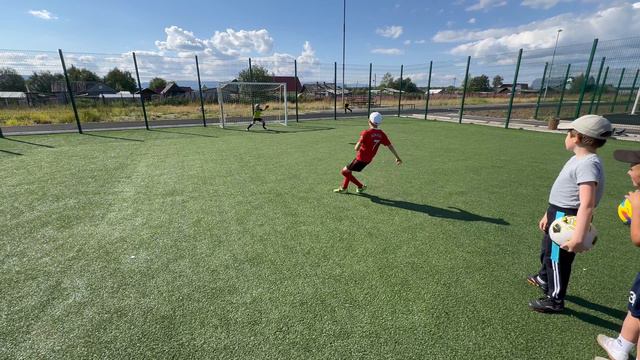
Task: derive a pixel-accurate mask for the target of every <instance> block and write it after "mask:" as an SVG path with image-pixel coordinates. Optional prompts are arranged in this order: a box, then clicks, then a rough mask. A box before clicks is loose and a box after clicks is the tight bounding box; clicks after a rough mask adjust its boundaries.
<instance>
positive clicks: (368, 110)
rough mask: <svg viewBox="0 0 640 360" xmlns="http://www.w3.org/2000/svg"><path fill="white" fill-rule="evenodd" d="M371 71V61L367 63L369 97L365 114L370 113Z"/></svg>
mask: <svg viewBox="0 0 640 360" xmlns="http://www.w3.org/2000/svg"><path fill="white" fill-rule="evenodd" d="M372 72H373V63H369V94H368V97H369V99H368V100H367V116H369V114H371V73H372Z"/></svg>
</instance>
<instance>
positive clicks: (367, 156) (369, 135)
mask: <svg viewBox="0 0 640 360" xmlns="http://www.w3.org/2000/svg"><path fill="white" fill-rule="evenodd" d="M381 123H382V114H380V113H379V112H372V113H371V115H369V129H367V130H363V131H362V132H361V133H360V139H358V142H357V143H356V147H355V150H356V151H357V154H356V158H355V159H353V161H352V162H351V163H350V164H349V165H347V166H345V167H344V168H342V171H341V173H342V176H344V180H343V182H342V186H341V187H339V188H337V189H335V190H333V191H334V192H336V193H346V192H347V187H348V186H349V182H352V183H353V184H354V185H356V186H357V189H356V192H357V193H362V192H364V191H365V190H366V188H367V187H366V186H365V185H364V184H362V183H361V182H360V181H358V179H356V178H355V176H353V173H352V172H353V171H357V172H360V171H362V169H364V168H365V167H366V166H367V165H369V163H371V161H373V158H374V157H375V156H376V153H377V152H378V147H380V144H382V145H384V146H386V147H388V148H389V150H391V152H392V153H393V155H394V156H395V157H396V164H398V165H400V164H402V160H400V156H398V153H397V152H396V149H395V148H394V147H393V145H391V141H389V138H388V137H387V134H385V133H384V131H382V130H380V129H378V126H380V124H381Z"/></svg>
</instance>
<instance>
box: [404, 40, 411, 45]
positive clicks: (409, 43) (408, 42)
mask: <svg viewBox="0 0 640 360" xmlns="http://www.w3.org/2000/svg"><path fill="white" fill-rule="evenodd" d="M403 44H405V45H411V40H405V41H404V42H403Z"/></svg>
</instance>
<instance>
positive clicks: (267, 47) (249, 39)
mask: <svg viewBox="0 0 640 360" xmlns="http://www.w3.org/2000/svg"><path fill="white" fill-rule="evenodd" d="M210 43H211V45H212V46H213V47H214V48H216V49H218V50H220V51H221V52H222V53H223V54H225V55H230V56H237V55H240V54H245V53H250V52H251V51H257V52H258V53H260V54H266V53H267V52H269V51H271V48H272V46H273V38H272V37H271V36H269V32H268V31H267V30H265V29H261V30H257V31H256V30H250V31H247V30H240V31H235V30H233V29H227V30H226V31H224V32H219V31H216V33H215V34H214V35H213V38H211V42H210Z"/></svg>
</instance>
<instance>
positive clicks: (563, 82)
mask: <svg viewBox="0 0 640 360" xmlns="http://www.w3.org/2000/svg"><path fill="white" fill-rule="evenodd" d="M570 71H571V64H568V65H567V72H566V73H565V74H564V81H562V90H560V101H559V102H558V110H556V117H557V118H560V111H562V102H563V101H564V91H565V90H566V88H567V81H568V80H569V72H570Z"/></svg>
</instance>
